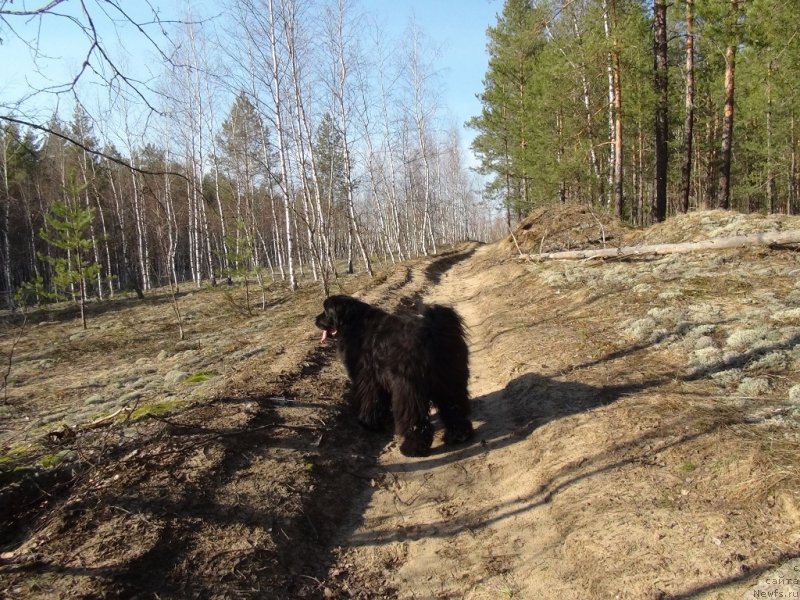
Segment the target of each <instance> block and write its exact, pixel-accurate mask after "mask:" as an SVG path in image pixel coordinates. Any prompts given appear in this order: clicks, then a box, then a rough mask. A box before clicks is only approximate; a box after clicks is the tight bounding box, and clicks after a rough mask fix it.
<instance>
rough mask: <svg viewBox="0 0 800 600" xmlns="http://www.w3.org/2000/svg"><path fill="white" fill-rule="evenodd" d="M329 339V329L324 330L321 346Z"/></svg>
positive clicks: (320, 341)
mask: <svg viewBox="0 0 800 600" xmlns="http://www.w3.org/2000/svg"><path fill="white" fill-rule="evenodd" d="M327 339H328V330H327V329H323V330H322V337H321V338H320V340H319V343H320V344H324V343H325V341H326V340H327Z"/></svg>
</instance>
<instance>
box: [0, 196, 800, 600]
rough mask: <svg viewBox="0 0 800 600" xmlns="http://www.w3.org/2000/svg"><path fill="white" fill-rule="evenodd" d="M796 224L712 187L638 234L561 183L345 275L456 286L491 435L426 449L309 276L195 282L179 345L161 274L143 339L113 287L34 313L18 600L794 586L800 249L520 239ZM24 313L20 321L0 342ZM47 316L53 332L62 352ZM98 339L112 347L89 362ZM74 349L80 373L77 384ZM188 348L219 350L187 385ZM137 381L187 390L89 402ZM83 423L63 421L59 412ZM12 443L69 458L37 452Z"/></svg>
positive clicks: (13, 528) (27, 349) (434, 294)
mask: <svg viewBox="0 0 800 600" xmlns="http://www.w3.org/2000/svg"><path fill="white" fill-rule="evenodd" d="M781 228H800V219H796V218H795V219H789V218H785V217H782V218H777V217H775V218H773V217H765V218H761V217H742V216H739V215H730V214H728V213H716V212H709V213H696V214H694V215H691V216H689V217H681V218H678V219H675V220H673V221H672V222H668V224H666V225H662V226H659V227H658V228H653V229H652V230H648V231H647V232H637V231H632V230H628V229H625V228H622V227H619V226H618V225H615V224H614V223H613V221H610V220H608V219H606V218H604V217H600V216H599V215H597V214H594V213H592V212H591V211H588V210H573V209H569V210H565V211H561V212H558V211H551V212H547V211H543V212H540V213H537V214H535V215H532V217H531V219H529V220H528V221H526V222H525V223H523V224H522V225H521V227H520V228H519V229H518V230H517V231H516V235H515V236H514V237H513V238H511V237H510V238H509V239H507V240H502V241H501V242H498V243H497V244H493V245H489V246H480V245H477V244H470V245H464V246H462V247H459V248H457V249H453V250H451V251H449V252H447V253H445V254H443V255H440V256H438V257H431V258H426V259H419V260H415V261H409V262H407V263H404V264H401V265H398V266H395V267H393V268H390V269H388V270H387V271H386V272H385V273H383V274H382V275H381V276H380V277H378V278H376V280H375V281H373V282H370V283H368V284H367V283H365V282H364V281H362V280H350V281H346V282H345V283H344V285H345V289H344V291H346V292H348V293H357V295H358V296H359V297H361V298H363V299H365V300H367V301H370V302H374V303H377V304H379V305H381V306H383V307H384V308H387V309H396V308H398V307H399V306H411V305H413V304H414V303H415V302H416V301H418V300H424V301H427V302H442V303H447V304H450V305H452V306H454V307H455V308H456V309H457V310H459V312H461V314H462V315H463V317H464V318H465V321H466V323H467V325H468V326H469V331H470V347H471V374H472V376H471V381H470V391H471V395H472V397H473V411H474V412H473V416H474V420H475V423H476V426H477V435H476V439H475V441H474V443H471V444H467V445H465V446H461V447H455V448H452V447H444V446H443V445H442V444H441V438H440V437H437V440H436V441H435V443H434V450H433V453H432V455H431V456H429V457H426V458H422V459H409V458H407V457H403V456H402V455H401V454H400V453H399V451H398V450H397V447H396V444H395V442H394V441H392V440H390V439H387V438H385V437H381V436H379V435H377V436H376V435H372V434H365V433H364V432H363V431H362V430H361V429H359V428H358V427H357V426H355V425H354V423H353V418H352V414H351V413H350V409H349V408H348V406H347V403H346V401H345V400H344V397H345V396H346V377H345V374H344V371H343V369H342V368H341V366H340V365H339V364H338V363H337V361H336V359H335V355H334V353H333V349H332V348H329V347H327V348H321V347H319V346H318V345H317V343H316V339H317V334H316V332H315V331H314V330H313V327H312V325H311V318H312V317H313V315H314V314H315V313H316V312H318V306H319V301H320V300H321V298H320V297H319V295H318V294H317V293H316V292H315V291H313V290H312V289H308V290H304V291H301V292H300V293H298V294H295V295H292V296H289V295H285V294H283V293H281V292H279V291H275V292H274V293H273V296H271V300H270V302H271V307H270V308H269V309H267V310H264V311H261V310H259V311H257V312H256V314H255V316H252V317H251V316H243V315H241V314H239V315H238V316H237V315H236V314H234V313H233V312H232V311H230V310H228V309H226V308H225V307H226V306H228V305H226V304H225V303H224V301H223V300H222V299H221V296H219V292H213V291H209V292H207V294H210V295H201V294H200V293H198V294H195V296H198V298H197V299H198V300H202V302H200V301H198V304H197V305H194V304H192V299H191V298H187V299H181V302H184V303H185V304H186V307H187V309H188V310H189V311H190V312H191V311H195V312H196V313H197V314H198V315H200V311H201V310H202V311H204V312H203V314H202V315H200V316H202V318H199V319H197V321H195V322H194V323H193V327H194V330H193V331H192V332H191V335H190V336H189V340H190V341H191V342H192V343H196V344H197V346H196V347H194V346H192V347H191V348H189V349H184V348H185V347H184V346H183V345H177V347H176V344H175V343H169V344H164V343H163V338H164V331H165V330H166V329H167V328H168V322H169V320H168V316H169V313H168V303H167V301H166V300H164V302H162V303H157V302H156V303H154V306H153V307H152V309H153V312H152V315H151V317H150V318H152V322H153V326H152V332H149V330H148V331H147V332H145V333H144V334H142V335H140V336H139V337H140V338H142V341H141V345H133V344H131V343H128V345H127V347H126V348H125V352H126V353H131V352H134V353H136V352H139V353H140V354H139V355H138V356H132V357H131V358H130V359H128V360H122V359H121V358H120V355H119V354H114V351H113V349H110V347H111V346H112V344H111V342H110V341H109V340H108V336H107V332H108V331H109V328H111V327H112V326H113V325H114V324H119V323H120V322H124V319H125V318H134V316H133V315H128V316H127V317H126V316H125V315H124V313H122V312H121V311H120V310H117V311H107V313H106V315H105V316H103V315H96V316H95V318H96V320H95V322H96V323H98V329H97V330H96V331H95V332H94V333H90V334H88V338H83V337H79V338H78V339H74V340H70V338H71V337H72V336H73V335H74V333H75V331H76V330H75V325H74V322H71V321H67V322H63V323H62V322H59V323H52V324H49V325H42V326H37V327H30V326H29V327H28V329H27V333H25V334H24V335H23V336H22V337H21V338H20V342H19V344H18V345H17V346H16V349H15V359H14V360H15V361H16V362H15V369H13V370H12V375H13V374H16V379H15V380H14V384H13V386H11V387H10V389H9V394H8V399H7V401H6V408H7V410H6V411H5V412H4V413H2V414H0V417H2V425H3V430H2V432H0V436H1V437H0V440H2V443H3V444H4V452H5V456H6V459H5V462H4V463H0V464H6V465H9V464H13V465H14V466H15V469H16V470H13V471H12V470H10V469H9V468H8V467H6V468H5V470H4V473H5V480H4V481H5V483H4V487H3V488H2V490H0V518H1V519H2V520H1V521H0V527H1V529H0V534H1V535H2V539H3V540H8V541H3V542H2V551H3V554H2V559H0V560H1V561H2V562H0V590H2V594H4V596H5V597H9V598H12V597H13V598H45V597H46V598H53V597H63V598H73V597H87V598H88V597H91V598H101V597H140V598H155V597H158V598H185V597H203V598H211V597H214V598H234V597H235V598H239V597H253V598H416V599H423V598H441V599H445V598H453V599H455V598H467V599H483V598H487V599H488V598H523V599H528V598H571V597H575V598H598V599H606V598H631V599H642V598H660V599H663V598H673V599H677V598H744V597H753V590H754V589H756V586H761V588H758V589H764V590H766V589H767V588H769V589H773V590H774V589H775V588H776V586H778V585H783V586H784V587H785V589H786V590H788V592H789V593H791V592H794V591H795V590H797V592H795V593H800V586H798V585H796V582H793V581H792V580H791V578H790V577H788V575H790V574H792V573H795V575H794V577H797V575H796V572H797V571H800V478H798V476H797V473H798V469H797V466H798V462H799V461H800V458H798V457H800V453H798V450H800V373H798V366H800V285H798V283H797V282H798V277H797V276H798V274H800V254H798V253H797V252H796V250H795V249H791V248H789V249H786V248H783V249H766V248H761V249H750V250H736V251H726V252H717V253H704V254H698V255H675V256H668V257H660V258H657V259H656V258H654V259H640V260H635V261H625V262H605V263H599V262H591V261H588V262H587V261H584V262H581V263H566V262H559V263H533V262H529V261H524V260H519V259H518V258H517V256H516V255H517V254H518V251H520V250H521V251H523V252H531V251H534V252H538V251H539V249H546V250H549V251H552V250H558V249H567V248H575V247H594V246H601V245H602V244H622V243H634V242H637V241H642V240H646V242H647V243H658V242H659V241H664V242H673V241H680V240H682V239H685V240H689V239H699V238H702V237H703V236H706V237H707V236H709V235H736V234H741V233H748V232H751V231H753V230H774V229H781ZM214 294H216V295H214ZM201 307H204V308H201ZM159 315H161V316H159ZM103 318H107V319H108V321H107V322H105V321H102V319H103ZM135 319H136V320H137V322H140V323H141V322H148V321H147V319H144V318H143V317H142V314H137V316H136V317H135ZM41 320H42V321H50V319H45V318H42V319H41ZM101 324H102V327H101V326H100V325H101ZM70 328H71V329H70ZM15 331H18V329H15V325H14V323H13V322H9V325H8V329H7V335H6V336H5V338H4V340H3V342H2V344H0V347H2V348H3V350H4V351H5V352H8V350H9V348H10V345H11V343H12V341H13V340H12V338H13V337H14V336H13V334H14V332H15ZM101 331H105V332H106V334H105V336H103V337H100V336H101V333H100V332H101ZM122 331H123V332H124V330H122ZM46 332H47V334H46ZM140 333H141V332H140ZM44 335H51V336H53V337H51V338H48V339H49V343H50V346H51V347H50V349H49V350H45V349H43V347H42V342H43V338H42V336H44ZM119 335H122V334H119ZM92 336H95V337H94V338H93V337H92ZM54 340H56V341H54ZM65 340H66V341H65ZM101 340H103V344H102V347H103V349H104V350H103V351H104V352H105V354H106V355H107V356H108V360H109V364H107V365H105V366H104V367H103V369H99V367H98V370H97V372H94V371H92V370H91V368H90V366H91V365H92V364H94V363H97V362H98V358H97V354H94V355H93V354H92V349H93V348H95V347H97V346H98V345H100V344H99V342H100V341H101ZM118 345H122V344H118ZM254 349H258V351H257V352H254ZM161 352H163V354H161V358H160V359H159V358H158V355H159V353H161ZM187 353H189V354H187ZM41 361H45V362H46V361H54V362H53V364H50V363H47V364H43V363H42V362H41ZM123 363H127V364H128V365H130V368H129V369H127V370H122V369H121V364H123ZM31 365H33V366H31ZM222 365H224V366H222ZM34 367H35V368H34ZM43 367H49V368H43ZM56 367H62V370H61V373H62V376H61V379H60V380H59V379H58V378H55V377H54V376H53V373H54V372H57V371H59V369H58V368H56ZM68 367H69V368H71V371H70V372H71V373H72V372H74V371H75V370H76V368H77V370H78V371H79V373H78V374H76V375H74V378H75V382H74V383H70V385H68V386H64V379H63V378H64V377H66V375H64V374H63V373H64V371H63V369H66V368H68ZM26 369H27V370H26ZM81 369H82V371H81ZM115 369H116V370H115ZM48 373H49V375H48ZM113 373H117V376H115V375H113ZM181 373H183V376H184V379H182V380H181V377H180V376H179V374H181ZM196 373H213V374H214V376H213V377H212V378H211V379H209V380H208V381H201V382H199V383H187V380H186V378H185V377H186V376H188V375H189V374H196ZM70 377H72V376H70ZM200 379H203V378H200ZM87 381H90V382H91V384H92V385H91V386H88V385H87V384H86V382H87ZM120 381H122V382H123V383H122V385H120ZM70 382H72V379H71V378H70ZM142 382H144V383H142ZM115 386H116V387H115ZM65 387H66V388H68V389H71V390H73V392H74V393H72V392H68V391H65V390H64V388H65ZM36 390H39V392H37V391H36ZM59 390H60V391H59ZM112 390H116V391H115V392H113V393H112ZM57 391H58V393H57ZM137 391H138V392H140V394H139V395H138V396H135V397H133V398H132V397H131V396H127V398H125V401H126V402H128V403H130V402H131V401H133V402H138V403H139V407H142V406H144V403H145V402H148V403H149V404H148V406H153V407H158V406H163V405H166V406H168V407H169V410H167V411H164V412H162V411H160V410H149V412H145V413H144V414H143V415H141V416H140V418H139V419H137V420H135V421H133V420H132V419H131V418H127V419H126V420H122V421H120V420H119V419H117V420H115V421H112V422H109V423H107V424H106V423H104V424H103V425H102V426H98V427H96V428H87V427H86V426H85V425H86V423H92V422H93V421H94V420H95V419H97V418H98V416H100V415H101V414H102V411H105V412H106V413H107V414H108V413H110V412H111V411H112V409H114V407H118V406H120V405H121V404H122V401H121V400H120V398H122V397H125V396H126V395H129V394H131V393H132V392H137ZM37 393H38V394H39V395H40V396H42V397H43V398H42V399H41V400H40V401H38V402H36V401H34V400H33V399H34V398H35V397H36V395H37ZM48 394H50V396H48ZM87 398H89V399H92V402H89V403H87V402H86V400H87ZM165 398H167V399H171V401H172V402H173V403H174V404H175V405H174V406H172V405H170V404H168V403H166V402H165ZM45 400H47V401H46V402H45ZM47 407H50V409H49V410H48V408H47ZM70 407H80V410H79V411H78V410H76V409H75V408H73V409H72V410H70ZM100 409H102V410H101V411H100V413H97V412H95V413H92V412H91V411H92V410H95V411H97V410H100ZM52 412H57V413H58V414H59V417H58V419H52V418H48V414H49V413H52ZM125 414H127V413H125ZM21 423H22V425H21ZM34 423H35V425H34ZM65 425H69V431H73V432H75V433H76V435H75V437H74V439H73V438H71V437H70V436H69V435H65V436H61V437H58V436H55V437H53V436H52V435H49V434H52V433H53V432H54V431H55V432H59V431H61V432H64V431H67V429H66V428H65ZM48 444H49V445H48ZM25 449H26V452H23V450H25ZM59 453H60V454H59ZM21 455H24V456H25V457H26V460H27V461H28V463H30V462H31V461H32V460H33V459H34V458H36V459H37V460H39V462H40V464H41V463H42V459H43V458H45V457H50V456H53V455H56V456H62V457H64V460H63V463H62V464H59V465H58V466H56V467H51V468H48V469H45V468H42V467H39V468H36V469H34V470H33V471H29V472H25V471H24V470H21V469H20V465H21V464H22V463H23V462H24V461H23V460H22V459H20V458H17V457H18V456H21ZM12 459H13V460H12ZM12 475H13V476H12ZM31 482H33V483H31ZM795 567H796V571H793V569H794V568H795ZM773 584H774V585H773ZM770 586H771V587H770ZM786 597H791V596H789V595H787V596H786Z"/></svg>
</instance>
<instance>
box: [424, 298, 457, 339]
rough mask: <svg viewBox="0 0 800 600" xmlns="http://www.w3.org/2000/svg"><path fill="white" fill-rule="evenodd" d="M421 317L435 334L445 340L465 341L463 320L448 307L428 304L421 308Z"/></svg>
mask: <svg viewBox="0 0 800 600" xmlns="http://www.w3.org/2000/svg"><path fill="white" fill-rule="evenodd" d="M422 316H423V318H424V319H425V320H426V321H427V322H428V324H429V325H430V327H431V329H432V330H433V331H434V332H435V333H436V334H438V335H440V336H444V337H445V338H456V339H460V340H465V339H466V331H465V329H464V320H463V319H462V318H461V315H459V314H458V313H457V312H456V311H454V310H453V309H452V308H450V307H449V306H442V305H441V304H429V305H427V306H425V307H424V308H423V311H422Z"/></svg>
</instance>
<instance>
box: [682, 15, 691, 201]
mask: <svg viewBox="0 0 800 600" xmlns="http://www.w3.org/2000/svg"><path fill="white" fill-rule="evenodd" d="M685 2H686V115H685V121H684V125H683V164H682V165H681V205H680V209H681V212H688V211H689V197H690V195H691V190H692V141H693V133H694V0H685Z"/></svg>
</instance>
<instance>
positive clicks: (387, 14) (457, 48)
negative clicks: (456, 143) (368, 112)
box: [363, 0, 503, 142]
mask: <svg viewBox="0 0 800 600" xmlns="http://www.w3.org/2000/svg"><path fill="white" fill-rule="evenodd" d="M363 6H364V8H365V9H366V10H369V11H370V12H374V13H375V14H376V15H378V16H379V17H383V19H384V24H385V25H386V26H387V29H389V30H390V31H392V33H393V34H395V35H399V34H400V33H401V32H402V31H403V29H404V28H405V27H406V25H407V24H408V22H409V19H411V18H412V17H413V18H414V20H415V21H416V22H417V24H418V26H419V28H420V29H421V30H422V31H423V32H425V34H426V35H427V37H428V39H429V40H430V41H431V42H432V43H433V44H434V45H435V46H437V47H438V48H439V49H440V55H439V58H440V61H439V63H438V65H439V68H440V72H439V76H440V80H441V84H442V91H443V94H444V96H443V101H442V104H444V105H445V106H446V107H447V108H448V109H449V111H450V112H451V113H452V117H453V119H454V122H455V123H457V124H458V125H460V126H463V123H464V122H465V121H466V120H467V119H469V118H470V117H473V116H475V115H477V114H479V113H480V110H481V105H480V102H479V101H478V100H477V98H476V97H475V96H476V94H479V93H480V92H481V91H483V77H484V75H485V74H486V67H487V61H488V57H487V54H486V29H487V27H489V26H491V25H494V24H495V23H496V21H497V19H496V16H497V13H499V12H501V11H502V8H503V2H502V0H364V2H363ZM464 136H465V142H467V141H469V140H468V139H466V138H469V139H471V138H472V136H473V134H472V133H471V132H469V131H467V130H464Z"/></svg>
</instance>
